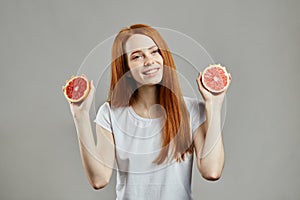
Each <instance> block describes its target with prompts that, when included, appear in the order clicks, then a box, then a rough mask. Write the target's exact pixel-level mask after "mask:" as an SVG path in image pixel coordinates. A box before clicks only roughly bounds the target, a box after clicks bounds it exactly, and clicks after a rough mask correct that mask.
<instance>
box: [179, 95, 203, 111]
mask: <svg viewBox="0 0 300 200" xmlns="http://www.w3.org/2000/svg"><path fill="white" fill-rule="evenodd" d="M183 99H184V101H185V104H186V107H187V109H188V111H189V112H191V111H193V110H199V109H203V108H204V102H203V100H202V99H200V98H197V97H188V96H183Z"/></svg>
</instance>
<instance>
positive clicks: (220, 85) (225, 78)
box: [201, 64, 229, 93]
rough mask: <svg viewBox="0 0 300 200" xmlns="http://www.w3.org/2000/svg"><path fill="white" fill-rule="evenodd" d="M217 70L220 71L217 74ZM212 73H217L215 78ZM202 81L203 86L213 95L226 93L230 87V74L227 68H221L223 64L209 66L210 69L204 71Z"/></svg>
mask: <svg viewBox="0 0 300 200" xmlns="http://www.w3.org/2000/svg"><path fill="white" fill-rule="evenodd" d="M216 69H217V70H218V72H217V73H216V71H215V70H216ZM212 71H214V72H215V74H214V75H213V77H212ZM201 79H202V83H203V86H204V87H205V88H206V89H207V90H209V91H210V92H213V93H221V92H223V91H225V90H226V89H227V87H228V85H229V74H228V72H227V70H226V67H224V66H221V64H210V65H208V67H206V68H205V69H204V71H203V73H202V77H201ZM208 79H210V80H208Z"/></svg>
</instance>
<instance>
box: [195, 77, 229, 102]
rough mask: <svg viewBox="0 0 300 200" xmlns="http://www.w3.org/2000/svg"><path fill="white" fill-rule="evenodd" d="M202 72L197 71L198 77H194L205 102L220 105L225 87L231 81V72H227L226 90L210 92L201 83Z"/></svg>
mask: <svg viewBox="0 0 300 200" xmlns="http://www.w3.org/2000/svg"><path fill="white" fill-rule="evenodd" d="M201 79H202V72H200V73H199V76H198V78H197V79H196V81H197V84H198V89H199V91H200V93H201V95H202V97H203V99H204V101H205V103H213V104H214V105H219V106H222V103H223V100H224V97H225V94H226V91H227V89H228V88H229V86H230V83H231V74H230V73H229V83H228V87H227V88H226V90H224V91H223V92H221V93H212V92H210V91H208V90H207V89H206V88H205V87H204V86H203V84H202V80H201Z"/></svg>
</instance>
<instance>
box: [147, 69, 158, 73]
mask: <svg viewBox="0 0 300 200" xmlns="http://www.w3.org/2000/svg"><path fill="white" fill-rule="evenodd" d="M156 71H158V69H151V70H150V71H147V72H144V74H152V73H154V72H156Z"/></svg>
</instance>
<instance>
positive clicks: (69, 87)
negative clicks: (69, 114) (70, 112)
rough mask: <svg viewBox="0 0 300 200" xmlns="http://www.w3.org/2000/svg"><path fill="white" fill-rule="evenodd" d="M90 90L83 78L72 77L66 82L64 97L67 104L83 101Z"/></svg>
mask: <svg viewBox="0 0 300 200" xmlns="http://www.w3.org/2000/svg"><path fill="white" fill-rule="evenodd" d="M89 90H90V86H89V82H88V80H87V79H86V78H85V77H84V76H73V77H72V78H71V79H70V80H67V81H66V85H65V87H64V95H65V97H66V98H67V100H68V101H69V102H74V103H75V102H80V101H83V100H84V99H85V98H86V97H87V95H88V93H89Z"/></svg>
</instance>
